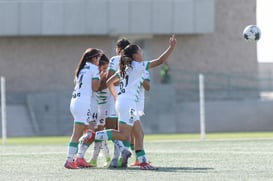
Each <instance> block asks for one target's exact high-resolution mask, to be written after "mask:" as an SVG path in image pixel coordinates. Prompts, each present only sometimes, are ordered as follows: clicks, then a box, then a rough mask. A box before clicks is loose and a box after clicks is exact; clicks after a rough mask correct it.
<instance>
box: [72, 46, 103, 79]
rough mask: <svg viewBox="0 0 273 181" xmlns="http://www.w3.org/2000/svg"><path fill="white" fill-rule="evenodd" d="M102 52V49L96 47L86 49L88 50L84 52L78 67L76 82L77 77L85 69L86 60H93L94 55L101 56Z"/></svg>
mask: <svg viewBox="0 0 273 181" xmlns="http://www.w3.org/2000/svg"><path fill="white" fill-rule="evenodd" d="M101 52H102V51H101V50H99V49H96V48H88V49H86V51H85V52H84V53H83V55H82V57H81V59H80V62H79V64H78V65H77V67H76V70H75V79H74V82H76V80H77V78H78V77H79V74H80V71H81V70H82V69H83V67H84V66H85V64H86V62H91V60H92V58H93V57H99V56H100V54H101Z"/></svg>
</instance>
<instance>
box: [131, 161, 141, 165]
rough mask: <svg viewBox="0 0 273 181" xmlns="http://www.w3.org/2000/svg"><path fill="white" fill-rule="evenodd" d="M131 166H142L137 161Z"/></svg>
mask: <svg viewBox="0 0 273 181" xmlns="http://www.w3.org/2000/svg"><path fill="white" fill-rule="evenodd" d="M130 166H140V163H139V161H138V160H136V161H135V162H134V163H132V164H131V165H130Z"/></svg>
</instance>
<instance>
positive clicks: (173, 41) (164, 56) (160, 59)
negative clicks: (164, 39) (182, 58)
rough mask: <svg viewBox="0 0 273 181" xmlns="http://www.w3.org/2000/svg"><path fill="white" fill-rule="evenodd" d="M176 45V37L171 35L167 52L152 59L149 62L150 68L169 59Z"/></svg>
mask: <svg viewBox="0 0 273 181" xmlns="http://www.w3.org/2000/svg"><path fill="white" fill-rule="evenodd" d="M175 45H176V39H175V37H174V35H172V36H171V37H170V40H169V47H168V48H167V50H165V52H163V53H162V54H161V55H160V56H159V57H158V58H156V59H154V60H151V62H150V64H149V68H153V67H156V66H158V65H161V64H162V63H164V62H165V61H166V60H167V58H168V57H169V56H170V54H171V53H172V51H173V50H174V48H175Z"/></svg>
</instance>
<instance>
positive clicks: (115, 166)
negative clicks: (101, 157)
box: [109, 158, 118, 168]
mask: <svg viewBox="0 0 273 181" xmlns="http://www.w3.org/2000/svg"><path fill="white" fill-rule="evenodd" d="M109 168H118V159H117V158H113V159H112V161H111V163H110V165H109Z"/></svg>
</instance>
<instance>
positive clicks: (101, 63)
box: [99, 54, 109, 66]
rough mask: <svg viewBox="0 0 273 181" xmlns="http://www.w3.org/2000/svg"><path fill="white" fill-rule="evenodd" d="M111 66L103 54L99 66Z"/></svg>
mask: <svg viewBox="0 0 273 181" xmlns="http://www.w3.org/2000/svg"><path fill="white" fill-rule="evenodd" d="M106 64H109V59H108V57H107V56H106V55H105V54H102V55H101V57H100V62H99V66H102V65H106Z"/></svg>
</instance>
